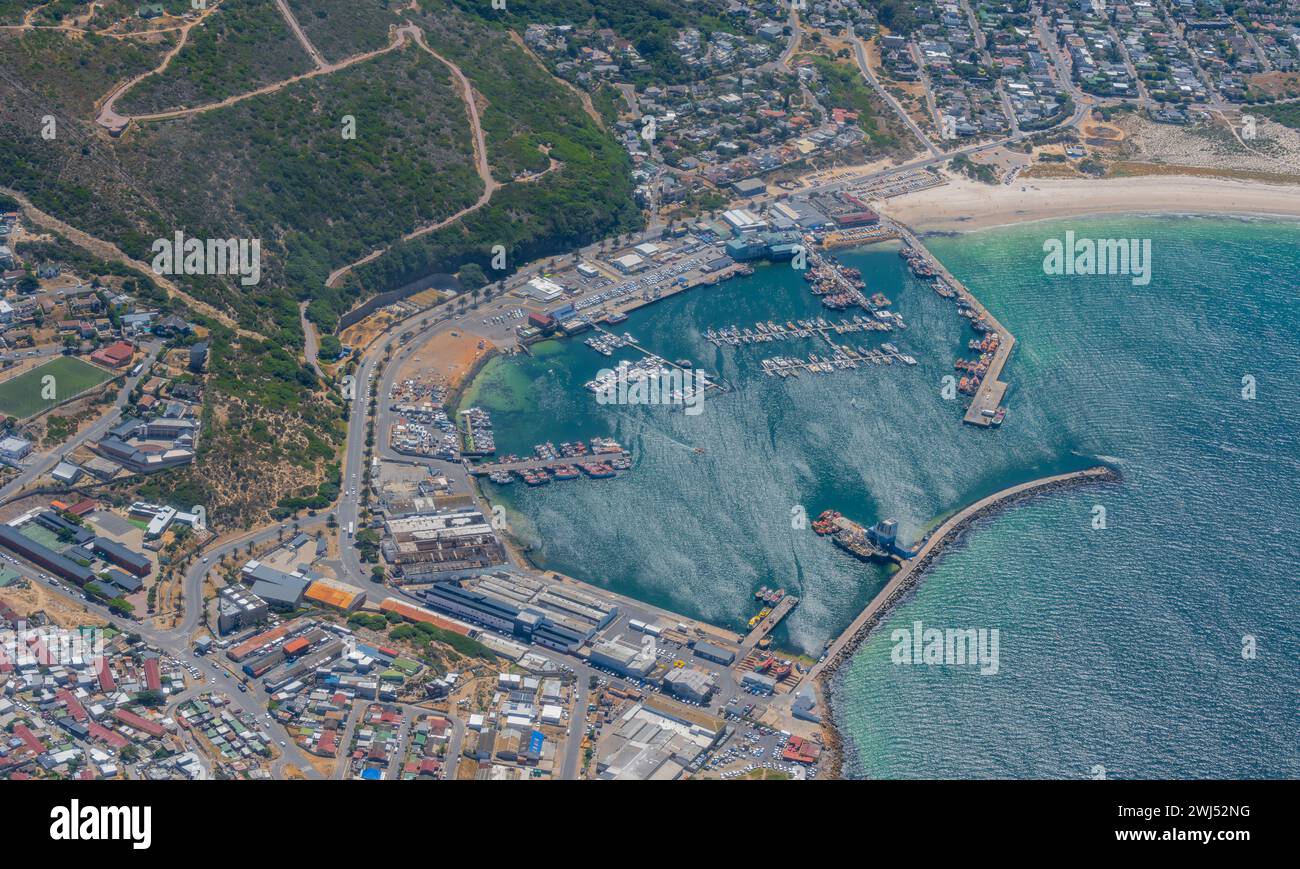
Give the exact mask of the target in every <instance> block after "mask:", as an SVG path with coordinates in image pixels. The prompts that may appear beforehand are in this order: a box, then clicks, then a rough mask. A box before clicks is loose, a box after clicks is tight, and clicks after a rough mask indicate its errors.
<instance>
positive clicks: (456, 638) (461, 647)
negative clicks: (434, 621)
mask: <svg viewBox="0 0 1300 869" xmlns="http://www.w3.org/2000/svg"><path fill="white" fill-rule="evenodd" d="M388 636H389V638H390V639H394V640H408V641H410V642H412V643H415V644H416V645H417V646H421V647H422V648H424V649H425V650H426V651H427V650H428V647H429V645H430V644H432V643H442V644H443V645H444V646H450V647H451V648H453V649H455V650H456V651H457V652H459V653H460V654H462V655H464V656H465V657H467V658H484V659H486V660H488V661H495V660H496V657H497V656H496V653H494V652H493V651H492V650H491V649H489V648H488V647H487V646H485V645H483V644H482V643H480V642H479V641H478V640H474V639H471V638H469V637H466V636H463V635H462V634H457V633H453V632H452V631H448V630H445V629H443V628H440V627H438V626H437V625H431V624H428V623H427V622H415V623H414V624H401V625H398V626H396V627H395V628H393V629H392V630H390V631H389V632H388Z"/></svg>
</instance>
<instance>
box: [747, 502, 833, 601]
mask: <svg viewBox="0 0 1300 869" xmlns="http://www.w3.org/2000/svg"><path fill="white" fill-rule="evenodd" d="M838 518H840V514H839V513H838V512H836V511H835V510H824V511H823V512H822V514H821V515H820V516H818V517H817V519H816V520H815V521H814V522H813V525H812V527H813V530H814V531H816V532H817V533H818V534H821V535H822V536H825V535H827V534H834V533H835V520H836V519H838ZM764 590H766V589H764Z"/></svg>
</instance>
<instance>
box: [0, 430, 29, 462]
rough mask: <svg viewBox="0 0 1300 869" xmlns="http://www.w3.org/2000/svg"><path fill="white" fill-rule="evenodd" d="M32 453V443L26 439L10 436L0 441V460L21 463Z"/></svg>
mask: <svg viewBox="0 0 1300 869" xmlns="http://www.w3.org/2000/svg"><path fill="white" fill-rule="evenodd" d="M31 451H32V442H31V441H29V440H27V438H20V437H17V436H15V435H10V436H9V437H6V438H4V439H0V459H4V460H6V461H9V462H18V461H22V460H23V459H24V458H26V457H27V455H28V454H29V453H30V452H31Z"/></svg>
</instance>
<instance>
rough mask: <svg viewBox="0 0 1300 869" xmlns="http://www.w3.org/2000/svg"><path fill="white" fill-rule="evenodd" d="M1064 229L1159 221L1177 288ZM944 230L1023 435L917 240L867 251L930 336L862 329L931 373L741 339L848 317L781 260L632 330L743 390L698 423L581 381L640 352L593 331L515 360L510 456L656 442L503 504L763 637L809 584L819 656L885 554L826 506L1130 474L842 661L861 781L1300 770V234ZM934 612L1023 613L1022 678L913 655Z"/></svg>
mask: <svg viewBox="0 0 1300 869" xmlns="http://www.w3.org/2000/svg"><path fill="white" fill-rule="evenodd" d="M1066 230H1074V231H1075V234H1076V236H1078V237H1091V238H1140V239H1151V242H1152V252H1153V257H1154V262H1153V271H1152V279H1151V282H1150V284H1149V285H1146V286H1134V285H1133V283H1132V281H1131V280H1130V279H1129V278H1128V277H1125V276H1114V277H1102V276H1071V277H1065V276H1059V277H1058V276H1048V275H1045V274H1044V270H1043V267H1042V263H1043V243H1044V240H1045V239H1047V238H1063V237H1064V234H1065V232H1066ZM927 243H928V244H929V245H930V247H931V249H932V250H933V251H934V252H935V253H936V254H937V255H938V256H939V257H940V258H941V259H943V261H944V262H945V264H946V265H948V267H949V268H950V269H952V270H953V271H954V272H955V273H956V274H957V275H958V276H960V277H961V278H962V279H963V280H964V281H965V282H966V283H967V285H968V286H969V287H970V288H971V289H972V291H973V292H975V293H976V294H977V295H978V296H979V297H980V299H981V300H982V301H983V302H984V303H985V304H986V305H988V306H989V308H991V309H992V310H993V311H994V312H995V313H996V314H997V316H998V318H999V319H1000V320H1001V321H1002V322H1003V323H1004V324H1005V325H1006V326H1007V327H1008V328H1010V329H1011V330H1012V331H1013V332H1014V333H1015V335H1016V337H1017V339H1018V342H1019V343H1018V345H1017V348H1016V350H1015V353H1014V355H1013V356H1012V360H1011V362H1010V364H1009V365H1008V367H1007V369H1006V372H1005V374H1004V379H1006V380H1007V381H1008V382H1009V383H1010V384H1011V390H1010V392H1009V395H1008V401H1007V403H1008V405H1009V407H1010V413H1009V415H1008V417H1007V421H1006V424H1005V425H1004V426H1003V428H1002V429H1001V430H1000V431H987V430H976V429H972V428H968V427H964V426H962V425H961V423H960V418H961V408H960V406H959V404H958V403H957V402H954V401H949V400H945V398H944V396H943V390H942V382H943V378H944V377H945V376H946V375H949V374H953V373H954V372H953V368H952V363H953V360H954V359H955V358H956V357H957V356H958V355H964V356H968V355H971V354H970V353H968V352H967V351H966V349H965V345H966V341H967V340H968V339H969V338H971V337H973V333H972V332H971V331H970V329H969V328H968V327H967V326H966V325H965V324H964V321H962V320H961V318H959V317H958V316H957V314H956V312H955V309H954V308H953V306H952V304H951V303H950V302H947V301H945V300H943V299H940V298H939V297H938V296H937V295H936V294H935V293H934V292H933V291H932V290H930V289H929V288H928V287H927V286H925V285H922V284H920V283H918V282H916V281H914V280H913V279H912V278H911V277H910V276H909V275H907V273H906V272H905V270H904V269H903V267H902V261H901V260H900V259H899V258H898V256H897V255H896V251H895V249H893V248H890V247H877V248H868V249H865V250H863V251H858V252H851V253H845V254H842V256H841V258H842V259H843V260H844V261H846V262H848V263H850V264H853V265H856V266H858V267H860V268H862V270H863V274H864V278H865V279H866V281H867V283H868V287H869V291H870V292H876V291H881V292H884V293H885V294H886V295H888V296H890V297H891V298H892V299H894V302H895V309H896V310H898V311H899V312H900V313H902V314H903V316H904V318H905V319H906V320H907V322H908V324H909V328H908V329H907V330H906V331H903V332H899V333H895V334H893V335H892V336H880V335H878V334H873V335H872V336H870V337H866V336H851V337H848V338H847V343H850V344H853V345H857V346H877V345H879V343H881V342H882V341H885V340H892V341H893V342H894V343H896V344H897V345H899V347H900V349H901V350H902V351H903V352H904V353H910V354H911V355H913V356H915V357H917V358H918V359H919V360H920V365H918V366H916V367H915V368H904V367H903V366H900V365H894V366H890V367H872V368H868V369H862V370H858V371H845V372H837V373H834V374H828V375H821V376H813V377H810V376H804V377H801V378H799V379H797V380H794V379H791V380H782V379H779V378H773V377H765V376H763V374H762V372H761V368H760V362H759V360H760V359H761V358H763V357H764V356H772V355H803V356H807V354H808V353H810V352H818V350H819V349H820V348H819V347H818V345H817V343H816V342H814V341H801V342H789V343H783V344H776V343H773V344H761V345H754V346H741V347H737V348H731V347H726V348H722V349H718V348H715V347H714V346H713V345H711V344H709V343H708V342H707V341H705V340H704V339H703V338H702V337H701V332H702V331H703V330H705V329H707V328H708V327H710V326H713V327H722V326H728V325H731V324H738V325H742V326H743V325H750V324H752V323H753V322H755V321H758V320H769V319H770V320H776V321H779V322H782V323H784V322H785V321H786V320H790V319H798V318H804V317H807V316H817V315H822V314H823V313H824V312H823V311H822V309H821V308H820V306H819V304H818V302H817V300H816V299H815V298H813V297H812V296H811V295H810V294H809V293H808V291H807V285H806V284H805V283H804V281H803V280H801V278H800V276H799V274H798V273H796V272H794V271H792V270H791V269H790V268H789V267H788V266H785V265H773V266H767V267H760V268H759V270H758V272H757V273H756V274H755V275H754V276H753V277H750V278H742V279H737V280H734V281H731V282H729V283H727V284H724V285H722V286H720V287H717V288H712V289H698V290H694V291H692V292H690V293H686V294H683V295H682V296H679V297H676V298H672V299H669V300H665V301H663V302H660V303H658V304H656V305H653V306H650V307H649V308H645V309H643V310H641V311H639V312H637V313H635V314H633V315H632V317H631V318H630V319H629V321H628V323H627V324H625V325H623V326H621V327H619V328H620V329H626V330H628V331H630V332H631V333H632V334H633V335H634V336H635V337H637V338H638V339H640V340H641V341H642V342H643V343H644V344H646V345H647V346H649V347H651V348H652V349H654V350H655V351H656V352H658V353H659V354H660V355H662V356H664V357H666V358H669V359H678V358H682V357H685V358H689V359H691V360H693V361H694V362H695V363H696V364H697V365H701V366H703V367H705V368H707V369H709V370H711V371H719V372H721V374H722V375H724V376H725V377H726V378H727V379H728V380H729V381H730V382H731V383H733V384H734V385H735V386H736V389H735V390H734V391H733V392H731V393H729V394H727V395H723V396H718V397H711V398H709V399H708V400H707V401H706V402H705V406H704V410H703V412H702V413H701V414H700V415H698V416H687V415H685V414H683V413H682V412H681V411H680V410H669V409H667V408H662V407H609V406H600V405H597V404H596V403H595V401H594V399H593V398H592V396H591V395H590V394H589V393H587V392H585V391H584V390H582V388H581V386H582V383H583V382H585V381H586V380H588V379H590V377H591V376H592V375H593V374H594V373H595V372H596V371H597V370H598V369H600V368H603V367H607V366H609V365H610V360H608V359H606V358H604V357H601V356H599V355H597V354H596V353H595V352H594V351H592V350H591V349H590V348H588V347H585V346H584V345H583V344H582V343H581V341H580V340H578V341H568V342H564V343H559V342H549V343H546V344H542V345H538V346H537V347H536V348H535V350H536V352H537V355H536V357H535V358H532V359H518V360H500V361H494V362H493V363H491V364H489V365H488V366H487V367H486V369H485V370H484V372H483V373H482V374H481V375H480V376H479V378H478V379H477V381H476V383H475V385H474V387H473V388H472V389H471V390H470V392H469V394H468V396H467V399H468V401H470V402H474V403H478V404H480V405H481V406H484V407H487V408H489V409H490V410H491V411H493V414H494V418H495V420H496V424H497V442H498V446H499V448H501V449H502V450H503V451H517V452H520V453H524V452H528V451H529V450H531V447H532V445H533V444H534V443H537V442H539V441H546V440H550V441H554V442H556V443H558V442H560V441H563V440H571V439H574V438H579V437H581V438H590V437H592V436H595V435H601V436H605V435H612V436H613V437H616V438H618V439H619V440H620V441H621V442H623V443H624V445H625V446H627V447H629V448H630V449H631V450H632V451H633V452H634V454H635V461H636V464H635V467H634V468H633V470H632V471H630V472H628V473H626V474H623V475H620V477H619V478H618V479H615V480H608V481H590V480H583V481H575V482H573V483H553V484H551V485H550V486H548V487H545V488H543V489H526V488H525V487H523V486H522V485H515V486H513V487H509V488H506V489H496V488H489V493H490V494H491V495H492V496H493V498H494V499H496V500H500V501H501V502H502V503H504V504H505V505H506V506H507V509H508V510H509V511H510V516H511V520H512V523H513V526H514V528H515V532H516V535H517V536H518V537H520V538H521V539H522V540H524V541H526V542H528V543H531V544H532V546H533V547H534V549H533V557H534V558H535V560H536V561H537V562H538V563H540V564H542V565H544V566H546V567H550V568H553V569H556V570H561V571H563V572H565V573H568V574H571V575H573V576H577V577H580V578H582V579H585V580H587V581H590V582H594V583H597V584H601V585H605V586H608V587H610V588H612V589H615V590H617V591H619V592H622V593H625V594H629V595H632V596H635V597H639V598H642V599H645V600H648V601H651V602H653V603H656V604H660V605H663V606H666V607H669V608H672V609H675V610H678V611H683V612H686V613H688V614H690V615H693V616H697V617H700V618H704V619H708V620H711V621H715V622H717V623H719V624H726V625H729V626H732V627H735V628H740V627H741V626H742V625H743V623H744V621H745V620H746V619H747V618H748V617H749V616H750V615H752V614H753V610H754V608H753V597H752V592H753V590H754V589H756V588H758V587H759V586H760V585H779V586H783V587H785V588H787V589H788V590H790V591H791V592H793V593H796V594H798V595H799V596H800V597H801V603H800V605H799V607H798V608H797V609H796V610H795V611H794V613H793V614H792V615H791V617H790V618H789V619H788V620H787V622H786V624H785V625H783V626H782V628H781V629H780V631H779V632H778V635H777V642H778V644H780V645H782V646H784V647H786V648H788V649H791V650H793V651H802V652H805V653H808V654H811V655H813V656H816V654H817V653H818V652H819V651H820V649H821V648H822V646H823V644H824V643H825V642H826V641H827V640H829V639H831V638H832V637H834V636H835V635H836V634H837V633H838V632H839V631H840V630H842V629H843V627H844V626H845V625H846V624H847V623H848V622H849V621H850V620H851V619H852V617H853V615H854V614H855V613H856V612H857V611H858V610H860V609H861V607H862V606H863V605H865V603H866V601H868V600H869V599H870V598H871V596H872V595H873V594H874V593H875V592H876V591H877V590H878V589H879V588H880V586H881V585H882V584H883V582H884V581H885V573H884V571H883V569H880V568H874V567H870V566H867V565H864V564H862V563H859V562H857V561H853V560H851V559H849V558H847V557H845V556H844V555H843V554H842V553H840V552H839V551H838V550H836V549H835V548H834V547H833V546H831V545H830V544H829V543H828V542H827V541H825V540H823V539H820V538H818V537H816V535H814V534H813V533H812V532H811V531H810V530H807V528H806V527H803V525H802V523H801V522H800V521H798V520H799V519H800V518H801V517H802V516H805V515H806V516H809V517H815V516H816V514H817V513H818V512H820V511H821V510H823V509H826V508H834V509H837V510H840V511H842V512H844V513H845V514H846V515H849V516H851V517H853V518H855V519H858V520H860V521H863V522H867V523H871V522H874V521H876V520H877V519H880V518H885V517H893V518H896V519H898V520H899V523H900V528H901V532H902V533H901V536H902V537H903V538H904V539H905V540H915V539H917V538H918V537H919V536H920V535H921V534H922V533H924V531H925V530H926V529H927V528H929V527H932V526H933V525H934V524H935V523H936V522H937V521H938V520H939V519H940V518H941V517H942V516H944V515H945V514H948V513H951V512H952V511H954V510H956V509H959V508H960V507H962V506H964V505H965V504H967V503H969V502H971V501H973V500H975V499H977V498H979V497H981V496H983V495H986V494H989V493H991V492H994V491H997V490H999V489H1002V488H1004V487H1006V486H1008V485H1010V484H1012V483H1016V482H1020V481H1023V480H1027V479H1032V478H1034V477H1038V476H1042V475H1044V474H1048V473H1055V472H1059V471H1062V470H1070V469H1074V468H1079V467H1086V466H1089V465H1092V464H1096V463H1098V462H1105V463H1108V464H1110V465H1112V466H1114V467H1115V468H1117V469H1118V470H1119V471H1120V472H1121V473H1122V474H1123V481H1122V482H1121V483H1119V484H1115V485H1108V486H1104V487H1096V488H1089V489H1080V490H1075V491H1072V492H1068V493H1063V494H1054V495H1047V496H1043V497H1040V498H1038V499H1035V500H1033V501H1030V502H1028V503H1025V504H1021V505H1017V506H1015V507H1013V508H1011V509H1010V510H1008V511H1006V512H1004V513H1002V514H999V515H997V516H996V517H993V518H991V519H989V520H986V521H984V522H982V523H981V524H980V525H978V526H977V527H975V528H974V529H972V530H971V531H970V532H969V533H968V534H967V535H966V536H965V538H964V539H963V540H962V542H961V544H960V545H958V546H956V547H953V548H951V549H950V550H949V552H948V553H947V554H946V555H945V556H944V557H943V559H942V560H941V561H940V562H939V564H938V565H937V566H936V568H935V569H934V570H932V571H931V572H930V573H929V574H928V575H927V576H926V578H925V579H924V581H923V582H922V584H921V585H920V587H919V589H918V590H917V591H916V592H915V593H914V594H912V595H911V596H910V597H909V598H907V599H906V600H905V601H904V602H903V603H902V604H901V605H900V606H898V607H897V608H896V609H895V610H894V611H893V612H892V614H891V615H890V616H889V617H888V618H887V619H886V620H885V622H884V623H883V624H882V625H881V626H880V627H879V628H878V629H877V630H876V631H875V632H874V633H873V635H872V636H871V638H870V639H869V640H868V641H867V642H866V643H865V644H864V645H863V646H862V648H861V649H860V650H859V652H858V654H857V655H856V656H855V658H854V660H853V662H852V663H851V664H850V665H849V666H847V667H845V668H843V669H842V670H841V672H840V674H839V676H838V677H837V680H836V684H835V689H834V696H835V698H836V701H835V702H836V711H835V720H836V723H837V724H838V725H839V726H840V728H841V730H842V731H843V733H844V734H845V736H846V742H847V743H848V745H849V749H850V750H849V759H850V764H849V769H848V770H847V771H848V772H849V773H850V774H853V775H861V776H871V777H918V776H943V777H988V776H1000V777H1022V776H1041V777H1080V778H1083V777H1091V776H1094V775H1100V774H1105V775H1107V776H1108V777H1117V778H1123V777H1157V776H1166V777H1214V776H1269V775H1289V776H1292V777H1294V776H1300V747H1298V746H1300V629H1298V628H1297V627H1296V624H1295V613H1296V611H1297V606H1296V604H1297V602H1298V601H1300V594H1298V589H1300V541H1298V540H1297V536H1296V524H1297V517H1300V390H1297V388H1296V385H1295V378H1296V374H1297V371H1300V307H1298V305H1297V302H1298V301H1300V299H1298V298H1297V296H1298V295H1300V292H1298V290H1297V281H1296V277H1295V276H1296V275H1297V274H1298V273H1300V226H1298V225H1296V224H1293V223H1289V222H1277V221H1256V220H1237V219H1219V218H1195V217H1141V218H1136V217H1135V218H1113V217H1110V218H1097V219H1072V220H1068V221H1055V222H1045V223H1034V224H1024V225H1020V226H1016V227H1008V228H1000V229H996V230H986V231H982V232H977V233H971V234H966V235H962V236H957V237H947V238H933V239H929V240H928V241H927ZM826 316H827V317H828V319H831V318H833V317H832V315H829V314H828V315H826ZM633 357H634V354H633V353H632V352H631V351H621V352H620V354H618V355H617V356H616V357H615V361H616V360H617V359H618V358H633ZM1252 385H1253V393H1251V392H1250V390H1249V389H1248V387H1249V386H1252ZM1243 390H1245V391H1246V394H1248V395H1252V394H1253V397H1245V396H1244V395H1243ZM1098 508H1102V509H1103V510H1104V518H1105V523H1104V524H1105V527H1104V528H1098V527H1095V526H1096V525H1097V524H1099V523H1098V522H1097V517H1098V516H1099V515H1101V514H1100V513H1099V511H1098ZM539 529H544V533H540V531H539ZM918 620H919V621H921V622H923V624H924V625H926V626H931V627H938V628H984V629H986V630H992V629H997V630H998V631H999V637H1000V644H999V667H998V672H997V674H996V675H989V676H981V675H980V674H979V672H978V670H977V669H975V668H972V667H969V666H930V665H923V664H917V665H912V664H904V665H900V664H895V663H893V662H892V660H891V650H892V649H893V646H894V643H893V642H892V641H891V639H890V636H891V633H892V632H893V631H894V630H895V629H896V628H899V627H908V626H911V625H912V623H913V622H915V621H918ZM1252 641H1253V648H1254V654H1253V657H1250V658H1247V657H1243V645H1249V644H1251V643H1252Z"/></svg>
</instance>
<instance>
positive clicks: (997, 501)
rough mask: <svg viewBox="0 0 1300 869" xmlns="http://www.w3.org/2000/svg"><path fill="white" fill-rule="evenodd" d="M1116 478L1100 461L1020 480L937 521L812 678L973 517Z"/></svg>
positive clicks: (831, 668)
mask: <svg viewBox="0 0 1300 869" xmlns="http://www.w3.org/2000/svg"><path fill="white" fill-rule="evenodd" d="M1118 479H1119V474H1118V472H1116V471H1115V470H1114V469H1112V468H1109V467H1106V466H1104V465H1099V466H1097V467H1094V468H1088V469H1087V470H1083V471H1071V472H1070V473H1067V474H1056V475H1053V476H1050V477H1043V478H1041V479H1038V480H1031V481H1029V482H1027V483H1020V484H1019V485H1016V486H1012V487H1011V488H1009V489H1003V490H1002V491H1000V492H996V493H994V494H992V495H989V496H988V497H985V498H981V499H980V500H978V501H976V502H975V503H974V504H971V505H970V506H968V507H966V508H965V509H963V510H960V511H958V512H957V513H955V514H953V515H952V516H951V517H949V518H948V520H947V521H945V522H944V523H943V524H942V525H940V526H939V527H938V528H937V529H936V530H935V531H934V533H932V534H931V535H930V536H929V537H927V538H926V540H925V542H924V543H923V544H922V545H921V548H920V549H918V550H917V552H916V555H915V557H913V558H911V559H909V560H908V561H906V562H904V564H903V566H902V567H901V568H900V569H899V571H898V572H897V573H895V574H894V575H893V576H892V577H890V579H889V582H887V583H885V587H884V588H882V589H881V590H880V592H879V593H877V594H876V596H875V597H874V598H872V599H871V602H870V603H868V604H867V607H866V609H864V610H863V611H862V612H861V613H859V614H858V617H857V618H855V619H854V620H853V622H852V623H851V624H850V625H849V626H848V627H847V628H845V629H844V632H843V633H841V634H840V635H839V636H838V637H836V638H835V640H833V641H832V642H831V644H830V646H828V647H827V650H826V655H825V656H824V657H823V658H822V660H821V661H819V662H818V663H817V664H816V665H815V666H814V667H813V668H812V669H811V670H810V671H809V675H810V676H812V678H813V679H814V680H816V679H817V678H818V677H820V676H821V675H822V674H823V673H827V674H829V673H833V672H835V670H836V669H837V668H838V667H839V666H840V665H841V664H842V663H844V661H845V660H847V659H848V657H849V656H850V655H852V654H853V651H854V649H856V648H857V646H858V644H860V643H861V642H862V640H864V639H865V638H866V636H867V634H869V633H870V632H871V629H872V628H873V627H874V626H875V625H876V623H877V622H879V621H880V619H881V618H882V617H883V616H884V614H885V613H886V612H887V611H888V609H889V607H890V606H892V605H893V604H894V603H895V602H897V600H898V599H899V598H900V597H902V595H903V593H904V592H906V591H907V590H908V589H910V588H911V587H912V585H914V584H915V583H916V582H917V580H919V579H920V578H921V577H922V576H923V575H924V574H925V571H926V570H928V569H929V568H930V566H931V565H932V564H933V562H934V561H935V559H936V558H938V557H939V555H941V554H942V553H943V551H944V550H945V549H946V548H947V546H948V544H949V543H951V542H952V541H953V540H955V539H956V538H957V537H958V536H959V535H960V534H961V532H962V531H964V530H965V529H966V528H967V527H969V526H970V524H971V523H972V522H974V521H975V520H976V519H978V518H980V517H982V516H984V515H986V514H988V513H991V512H993V511H994V510H997V509H1000V508H1002V507H1005V506H1007V505H1008V504H1011V503H1014V502H1016V501H1019V500H1022V499H1024V498H1027V497H1030V496H1032V495H1039V494H1042V493H1044V492H1052V491H1056V490H1058V489H1065V488H1069V487H1071V486H1077V485H1081V484H1084V483H1100V482H1110V481H1114V480H1118Z"/></svg>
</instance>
